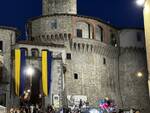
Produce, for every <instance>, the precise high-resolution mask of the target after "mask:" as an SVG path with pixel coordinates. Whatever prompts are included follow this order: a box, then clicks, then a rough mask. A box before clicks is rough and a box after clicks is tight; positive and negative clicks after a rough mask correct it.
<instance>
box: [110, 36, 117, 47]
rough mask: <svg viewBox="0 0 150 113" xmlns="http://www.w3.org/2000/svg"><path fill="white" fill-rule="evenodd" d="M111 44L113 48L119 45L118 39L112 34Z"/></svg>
mask: <svg viewBox="0 0 150 113" xmlns="http://www.w3.org/2000/svg"><path fill="white" fill-rule="evenodd" d="M110 44H111V45H112V46H116V45H117V39H116V36H115V34H114V33H111V34H110Z"/></svg>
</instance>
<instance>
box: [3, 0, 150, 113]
mask: <svg viewBox="0 0 150 113" xmlns="http://www.w3.org/2000/svg"><path fill="white" fill-rule="evenodd" d="M76 2H77V1H76V0H43V3H42V4H43V15H42V16H40V17H35V18H32V19H30V20H29V21H28V23H27V24H26V26H27V34H28V37H26V38H27V39H26V40H25V41H17V36H18V35H19V31H18V30H17V29H16V28H11V27H4V26H2V27H0V49H1V52H0V63H1V65H0V66H1V68H0V71H1V72H0V73H1V74H0V104H1V105H4V106H7V107H10V106H11V105H15V106H18V105H19V97H17V96H16V95H15V92H14V65H15V63H14V50H15V49H16V48H23V49H25V50H26V57H27V64H28V65H31V66H32V67H33V68H34V69H35V70H36V75H39V76H41V51H42V50H49V51H52V53H53V62H52V85H51V93H50V94H49V96H48V97H43V104H44V105H47V104H49V103H50V104H54V99H55V98H54V97H55V96H57V97H58V99H59V101H60V103H62V104H63V103H65V102H64V101H67V99H64V98H67V97H70V96H79V95H80V96H85V97H87V101H88V102H89V103H90V105H91V106H96V101H97V99H98V98H106V97H108V98H110V99H113V100H115V102H116V104H117V105H118V107H119V108H120V109H130V108H135V109H140V110H142V111H143V112H142V113H150V111H149V105H150V101H149V91H148V72H147V65H146V51H145V38H144V30H143V29H138V28H123V29H120V28H117V27H114V26H113V25H111V24H108V23H106V22H103V21H102V20H100V19H97V18H93V17H88V16H82V15H77V3H76ZM139 73H140V75H141V76H140V75H139ZM34 81H36V77H32V81H31V82H32V83H33V87H34V86H37V84H36V83H35V82H34ZM27 87H28V86H27ZM38 88H39V90H40V85H38ZM31 89H32V88H31ZM31 92H32V90H31ZM41 93H42V92H41Z"/></svg>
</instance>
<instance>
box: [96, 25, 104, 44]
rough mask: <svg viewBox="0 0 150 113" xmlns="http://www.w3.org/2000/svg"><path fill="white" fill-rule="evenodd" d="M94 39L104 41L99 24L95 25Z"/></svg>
mask: <svg viewBox="0 0 150 113" xmlns="http://www.w3.org/2000/svg"><path fill="white" fill-rule="evenodd" d="M95 38H96V40H100V41H101V42H103V41H104V39H103V28H102V27H100V26H96V37H95Z"/></svg>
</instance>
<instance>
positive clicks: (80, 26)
mask: <svg viewBox="0 0 150 113" xmlns="http://www.w3.org/2000/svg"><path fill="white" fill-rule="evenodd" d="M75 32H76V37H78V38H87V39H93V32H94V29H93V26H92V25H91V24H89V23H87V22H77V23H76V31H75Z"/></svg>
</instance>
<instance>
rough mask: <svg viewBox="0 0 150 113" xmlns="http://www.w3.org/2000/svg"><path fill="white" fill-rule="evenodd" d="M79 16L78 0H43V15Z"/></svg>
mask: <svg viewBox="0 0 150 113" xmlns="http://www.w3.org/2000/svg"><path fill="white" fill-rule="evenodd" d="M51 14H77V1H76V0H43V15H51Z"/></svg>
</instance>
